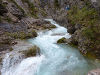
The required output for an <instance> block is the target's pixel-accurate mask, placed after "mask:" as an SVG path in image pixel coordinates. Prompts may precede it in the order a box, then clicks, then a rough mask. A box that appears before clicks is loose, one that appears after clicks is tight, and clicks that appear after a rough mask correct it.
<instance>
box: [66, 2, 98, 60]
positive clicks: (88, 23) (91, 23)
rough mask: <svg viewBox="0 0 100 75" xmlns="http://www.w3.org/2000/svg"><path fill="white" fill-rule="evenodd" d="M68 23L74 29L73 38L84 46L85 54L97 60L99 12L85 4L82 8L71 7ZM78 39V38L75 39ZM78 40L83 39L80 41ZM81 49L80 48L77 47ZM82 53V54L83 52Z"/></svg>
mask: <svg viewBox="0 0 100 75" xmlns="http://www.w3.org/2000/svg"><path fill="white" fill-rule="evenodd" d="M67 18H68V20H69V23H70V25H71V26H72V27H74V28H75V32H74V35H76V37H74V39H75V40H77V41H78V45H79V46H80V42H81V43H82V45H83V46H84V50H85V53H87V54H88V53H90V54H92V55H94V56H96V57H97V58H99V50H100V17H99V11H97V10H96V9H95V8H93V7H92V6H91V4H89V2H88V4H87V3H86V4H85V5H84V6H83V7H81V8H79V6H72V7H71V9H70V10H69V11H68V16H67ZM77 26H78V27H77ZM77 37H78V38H77ZM80 39H83V40H81V41H80ZM79 49H82V47H79ZM83 53H84V52H83Z"/></svg>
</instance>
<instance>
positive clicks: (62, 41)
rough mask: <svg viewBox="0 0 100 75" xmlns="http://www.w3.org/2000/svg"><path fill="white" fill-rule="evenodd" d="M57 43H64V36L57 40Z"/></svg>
mask: <svg viewBox="0 0 100 75" xmlns="http://www.w3.org/2000/svg"><path fill="white" fill-rule="evenodd" d="M57 43H66V38H65V37H63V38H61V39H59V40H58V41H57Z"/></svg>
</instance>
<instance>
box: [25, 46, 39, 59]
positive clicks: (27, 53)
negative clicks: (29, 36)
mask: <svg viewBox="0 0 100 75" xmlns="http://www.w3.org/2000/svg"><path fill="white" fill-rule="evenodd" d="M38 52H40V49H39V48H38V47H37V46H33V47H32V48H29V49H28V50H27V51H25V52H24V54H25V56H26V57H32V56H36V54H37V53H38Z"/></svg>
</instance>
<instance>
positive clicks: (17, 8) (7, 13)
mask: <svg viewBox="0 0 100 75" xmlns="http://www.w3.org/2000/svg"><path fill="white" fill-rule="evenodd" d="M67 5H69V6H70V9H69V10H66V6H67ZM99 10H100V1H99V0H0V38H1V39H0V45H1V46H2V47H3V46H4V45H5V43H6V45H8V44H9V41H11V40H12V39H13V38H11V37H6V36H8V35H12V36H13V37H16V35H17V33H18V32H19V33H21V35H22V34H28V33H26V32H29V33H30V32H32V30H33V29H34V30H36V28H37V26H40V28H41V27H43V26H41V25H43V24H47V23H46V22H43V20H42V19H43V18H53V19H55V20H56V21H57V22H58V23H60V24H61V25H63V26H65V27H67V28H68V32H69V33H70V34H72V37H71V38H70V39H69V40H70V41H69V42H68V43H70V44H71V45H76V46H77V47H78V48H79V50H80V51H81V52H82V53H84V54H87V55H88V56H89V57H91V56H94V57H96V58H98V59H99V58H100V51H99V50H100V22H99V21H100V17H99V16H100V15H99V13H100V12H99ZM22 31H23V32H22ZM8 32H9V33H11V32H15V33H16V32H17V33H16V35H13V34H9V33H8ZM33 32H34V31H33ZM18 36H19V35H18ZM27 36H28V37H31V36H29V35H27ZM21 37H22V36H21ZM32 37H33V36H32ZM8 40H9V41H8ZM3 44H4V45H3ZM6 47H7V46H6ZM6 47H5V48H6ZM0 49H1V51H2V50H4V49H3V48H0ZM6 49H7V48H6ZM6 49H5V50H6Z"/></svg>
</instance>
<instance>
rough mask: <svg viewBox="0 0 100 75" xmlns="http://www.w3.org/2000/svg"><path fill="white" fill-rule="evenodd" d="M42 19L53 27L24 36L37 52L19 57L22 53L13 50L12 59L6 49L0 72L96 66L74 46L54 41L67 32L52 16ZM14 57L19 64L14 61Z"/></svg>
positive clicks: (34, 74)
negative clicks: (35, 47) (28, 37)
mask: <svg viewBox="0 0 100 75" xmlns="http://www.w3.org/2000/svg"><path fill="white" fill-rule="evenodd" d="M45 20H47V21H50V22H51V24H54V25H55V26H56V27H57V28H55V29H52V30H44V31H41V32H39V33H38V35H39V36H38V37H36V38H34V39H29V40H28V42H30V43H32V44H34V45H37V46H38V47H39V48H40V49H41V55H40V56H39V55H37V56H36V57H29V58H26V59H21V57H22V56H21V55H19V56H20V57H19V56H18V55H16V53H15V54H14V57H15V59H13V60H12V59H11V58H10V53H7V54H6V56H5V58H4V60H3V67H2V70H1V73H2V75H87V73H88V71H90V70H91V69H94V68H96V67H97V66H96V65H95V64H93V63H90V62H89V60H88V59H86V58H84V57H83V56H82V55H81V53H80V52H79V50H78V49H76V48H73V47H71V46H69V45H67V44H57V43H56V42H57V40H58V39H60V38H62V37H65V38H67V39H68V38H70V37H71V35H70V34H69V33H67V29H66V28H64V27H62V26H60V25H59V24H57V23H56V22H55V21H53V20H52V19H45ZM19 58H20V60H18V59H19ZM17 61H19V64H15V62H17Z"/></svg>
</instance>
